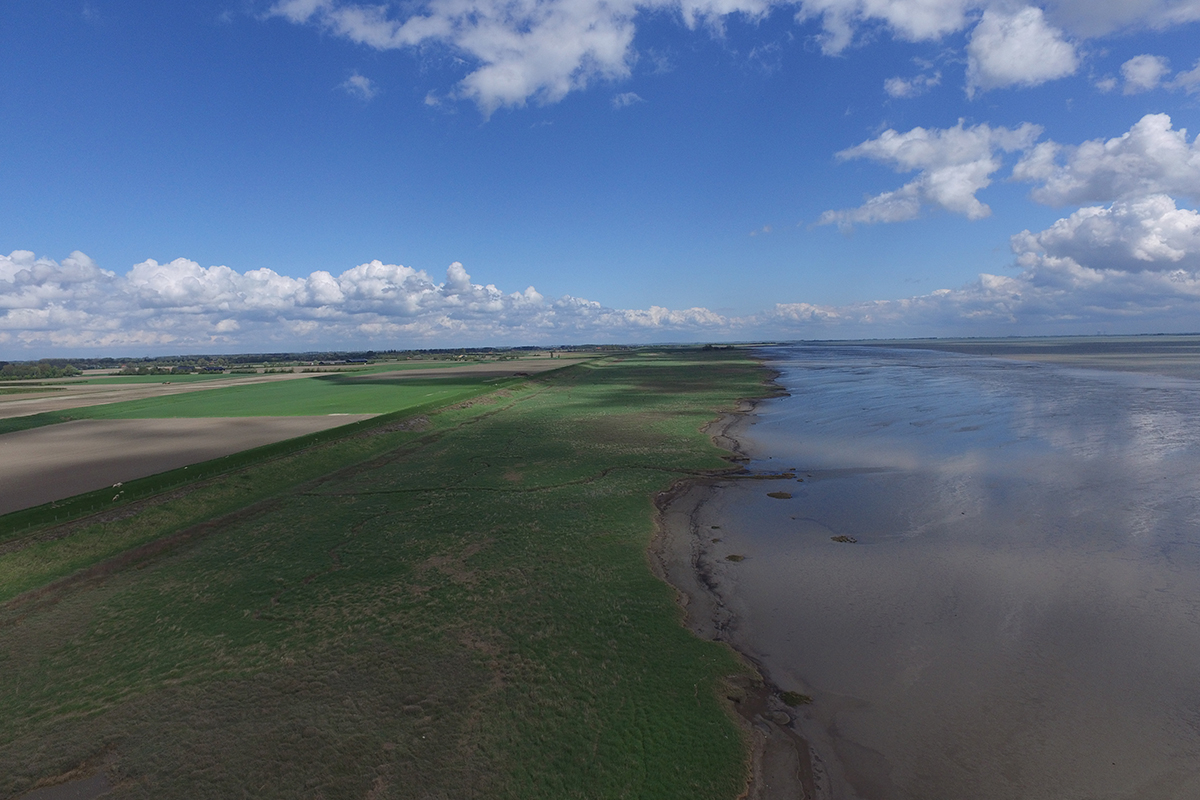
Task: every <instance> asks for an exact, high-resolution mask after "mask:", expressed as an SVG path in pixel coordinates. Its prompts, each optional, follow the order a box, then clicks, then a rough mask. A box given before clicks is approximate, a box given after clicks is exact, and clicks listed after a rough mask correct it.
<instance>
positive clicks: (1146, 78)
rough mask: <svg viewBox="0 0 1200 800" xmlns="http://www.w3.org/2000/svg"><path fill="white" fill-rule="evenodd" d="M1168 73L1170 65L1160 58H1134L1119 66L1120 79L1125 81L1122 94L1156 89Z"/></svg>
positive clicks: (1148, 56) (1142, 56)
mask: <svg viewBox="0 0 1200 800" xmlns="http://www.w3.org/2000/svg"><path fill="white" fill-rule="evenodd" d="M1170 71H1171V67H1170V64H1169V63H1168V62H1167V59H1165V58H1163V57H1162V56H1152V55H1140V56H1134V57H1133V58H1131V59H1129V60H1128V61H1126V62H1125V63H1124V64H1122V65H1121V77H1123V78H1124V79H1125V88H1124V92H1125V94H1137V93H1139V92H1148V91H1150V90H1151V89H1157V88H1158V86H1159V84H1161V83H1162V80H1163V78H1164V77H1166V76H1167V74H1168V73H1169V72H1170Z"/></svg>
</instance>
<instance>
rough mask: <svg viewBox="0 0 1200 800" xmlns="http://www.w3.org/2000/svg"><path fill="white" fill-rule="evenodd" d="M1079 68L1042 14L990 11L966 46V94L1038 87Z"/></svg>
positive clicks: (1030, 10)
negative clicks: (987, 90) (1010, 88)
mask: <svg viewBox="0 0 1200 800" xmlns="http://www.w3.org/2000/svg"><path fill="white" fill-rule="evenodd" d="M1078 68H1079V58H1078V56H1077V55H1076V53H1075V46H1074V45H1073V44H1071V43H1070V42H1068V41H1067V40H1066V39H1064V38H1063V32H1062V31H1061V30H1059V29H1057V28H1055V27H1053V26H1052V25H1050V24H1048V23H1047V22H1046V16H1045V14H1044V13H1043V11H1042V9H1040V8H1037V7H1035V6H1026V7H1025V8H1022V9H1019V10H1017V11H1015V12H1013V13H1006V12H1004V11H1001V10H997V9H988V10H987V11H985V12H983V17H982V18H981V19H980V20H979V24H978V25H976V26H975V30H974V31H972V33H971V40H970V42H968V44H967V94H968V95H973V94H974V93H975V92H976V91H978V90H980V89H998V88H1002V87H1005V86H1037V85H1039V84H1042V83H1045V82H1046V81H1050V80H1054V79H1056V78H1064V77H1066V76H1067V75H1072V74H1074V73H1075V71H1076V70H1077V69H1078Z"/></svg>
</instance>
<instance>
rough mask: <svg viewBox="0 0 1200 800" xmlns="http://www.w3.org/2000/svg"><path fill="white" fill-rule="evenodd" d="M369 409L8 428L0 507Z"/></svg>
mask: <svg viewBox="0 0 1200 800" xmlns="http://www.w3.org/2000/svg"><path fill="white" fill-rule="evenodd" d="M370 416H372V415H370V414H346V415H330V416H321V417H235V418H211V419H136V420H134V419H130V420H125V419H119V420H93V419H85V420H76V421H74V422H64V423H62V424H59V425H48V426H46V427H43V428H34V429H33V430H28V431H20V432H17V433H9V434H6V435H4V436H0V514H7V513H9V512H11V511H18V510H20V509H22V508H30V507H32V506H37V505H41V504H42V503H49V502H51V501H53V500H62V499H65V498H67V497H71V496H73V495H77V494H81V493H83V492H90V491H92V490H93V489H101V488H104V487H105V486H112V485H113V484H114V483H118V482H122V481H128V480H132V479H133V478H143V477H146V476H147V475H154V474H155V473H158V472H165V471H167V470H170V469H176V468H178V467H183V466H187V465H188V464H196V463H198V462H201V461H207V460H208V459H211V458H217V457H219V456H224V455H229V454H230V453H236V452H238V451H240V450H248V449H249V448H251V447H258V446H260V445H264V444H270V443H271V442H278V441H281V440H283V439H291V438H293V437H296V436H302V435H303V434H306V433H312V432H314V431H321V430H326V429H328V428H334V427H337V426H339V425H346V424H349V423H351V422H356V421H358V420H360V419H366V418H367V417H370Z"/></svg>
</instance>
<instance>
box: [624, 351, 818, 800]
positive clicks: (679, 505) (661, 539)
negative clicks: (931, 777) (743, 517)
mask: <svg viewBox="0 0 1200 800" xmlns="http://www.w3.org/2000/svg"><path fill="white" fill-rule="evenodd" d="M767 369H769V368H767ZM779 376H780V373H779V372H777V371H775V370H773V369H770V370H769V374H768V376H767V377H766V378H765V379H764V385H766V386H767V387H768V388H769V389H770V393H769V394H767V395H765V396H763V397H760V398H754V399H743V400H739V401H738V404H737V407H736V410H734V411H732V412H727V413H724V414H722V415H721V416H720V417H718V418H717V419H715V420H713V421H712V422H710V423H709V424H708V425H706V426H705V427H704V429H703V432H704V433H705V434H707V435H708V436H709V437H710V439H711V440H712V442H713V444H715V445H716V446H717V447H720V448H722V449H725V450H728V451H730V453H731V455H729V456H726V459H727V460H728V461H730V462H731V463H733V464H735V465H741V464H745V463H747V462H749V460H750V458H749V456H748V455H747V454H746V453H745V452H744V450H743V445H742V443H741V441H740V440H739V433H740V432H741V431H742V430H744V428H745V427H746V426H747V425H750V424H752V421H753V418H754V412H755V409H756V408H757V407H758V405H759V404H760V403H762V402H765V401H767V400H770V399H772V398H775V397H780V396H784V395H786V394H787V392H786V391H785V390H784V388H783V387H782V386H781V385H779V384H778V383H776V379H777V378H778V377H779ZM782 477H784V476H783V475H775V474H756V473H752V472H751V471H750V470H748V469H746V468H745V467H744V466H734V467H731V468H730V469H728V470H724V471H718V472H713V473H712V474H710V475H706V476H700V477H689V478H684V479H681V480H679V481H676V482H675V483H674V484H673V485H672V486H671V488H670V489H668V490H666V491H664V492H660V493H659V494H658V495H657V496H656V497H655V507H656V509H657V512H658V513H657V515H656V520H655V528H656V531H655V535H654V538H653V540H652V542H651V545H650V549H649V551H648V555H649V561H650V565H651V569H652V570H653V571H654V573H655V575H657V576H658V577H659V578H660V579H662V580H663V581H665V582H666V583H667V584H669V585H670V586H672V587H673V588H674V589H675V590H676V592H677V602H678V603H679V605H680V607H681V608H682V610H683V612H684V620H683V622H684V624H685V625H686V626H687V628H688V629H689V630H691V631H692V632H693V633H694V634H696V635H697V636H699V637H701V638H703V639H708V640H711V641H716V642H720V643H722V644H724V645H726V646H727V647H729V648H730V649H731V650H733V651H734V652H735V653H736V654H737V655H738V657H739V659H740V660H741V661H743V662H744V663H746V664H747V665H748V666H749V667H750V669H751V675H750V676H749V677H746V676H730V677H729V678H728V679H727V681H726V683H727V685H726V687H725V694H726V697H727V699H728V700H729V703H730V705H731V707H732V709H733V711H734V712H735V713H736V717H737V719H738V721H739V723H740V725H741V727H742V729H743V730H744V731H745V734H746V736H747V738H748V740H749V743H750V753H749V759H748V764H747V767H748V782H747V786H746V790H745V791H744V792H743V793H742V794H741V795H740V797H739V800H741V798H745V799H746V800H784V798H786V800H829V799H830V798H831V797H832V795H831V792H830V785H829V776H828V771H827V770H826V768H825V765H824V763H823V761H822V760H821V758H820V757H819V756H818V754H817V753H816V751H815V750H814V749H813V748H812V747H811V746H810V744H809V742H808V741H807V740H805V739H804V738H803V737H802V736H800V734H799V733H798V732H797V731H796V729H795V727H794V722H795V718H796V713H797V712H796V710H795V709H794V708H791V707H789V706H788V705H786V704H785V703H784V702H783V699H782V697H781V694H782V692H781V690H780V688H779V687H778V686H776V685H775V684H773V683H772V682H771V680H770V676H769V675H768V674H767V673H766V670H765V669H764V668H763V666H762V665H761V664H760V663H759V662H758V661H757V659H755V658H754V657H753V656H751V655H750V654H748V653H746V652H743V651H742V650H741V649H739V648H738V647H737V646H736V644H735V642H734V639H733V637H732V635H731V634H732V631H733V630H734V629H736V627H737V619H736V617H735V616H734V615H733V613H732V612H731V611H730V609H729V608H728V607H727V605H726V604H725V601H724V600H723V598H722V596H721V591H720V576H719V575H718V574H717V573H719V572H720V571H721V565H720V564H717V563H715V562H713V561H712V560H711V559H705V558H703V555H704V548H703V543H704V541H705V540H704V535H705V532H704V531H702V530H701V529H700V523H699V516H700V513H701V511H702V509H703V508H704V506H705V505H706V504H707V503H708V502H709V501H711V500H712V499H713V498H714V497H715V496H716V495H717V494H718V493H719V491H720V489H721V487H722V485H728V483H729V482H730V481H735V480H771V479H775V478H782ZM791 477H792V476H791V475H788V476H787V478H789V479H790V478H791Z"/></svg>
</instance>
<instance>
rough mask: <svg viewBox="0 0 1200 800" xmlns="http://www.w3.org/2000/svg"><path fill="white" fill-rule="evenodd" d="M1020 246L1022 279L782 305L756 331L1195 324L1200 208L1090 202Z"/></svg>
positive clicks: (1021, 238)
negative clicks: (888, 297) (842, 302)
mask: <svg viewBox="0 0 1200 800" xmlns="http://www.w3.org/2000/svg"><path fill="white" fill-rule="evenodd" d="M1012 249H1013V253H1014V255H1015V258H1016V263H1015V265H1014V266H1016V267H1017V272H1016V274H1013V275H992V274H986V273H985V274H982V275H980V276H979V277H978V279H976V280H975V281H972V282H970V283H968V284H966V285H964V286H960V287H956V288H952V289H939V290H937V291H934V292H930V293H929V294H925V295H919V296H916V297H909V298H902V299H897V300H875V301H868V302H861V303H851V304H848V305H844V306H821V305H813V304H809V303H781V304H779V305H777V306H775V307H774V308H773V309H770V310H768V311H766V312H764V313H762V314H760V315H757V316H756V317H755V318H754V320H753V325H752V326H751V327H757V328H758V329H762V330H772V331H773V332H774V335H775V336H786V335H788V333H789V332H790V333H791V335H794V336H797V337H800V336H803V337H811V338H823V337H828V338H850V337H855V336H930V335H940V336H947V335H956V334H957V335H975V336H987V335H1010V334H1024V335H1029V334H1035V333H1092V332H1094V331H1095V330H1096V329H1097V328H1104V329H1109V330H1114V331H1121V332H1129V333H1136V332H1151V331H1156V330H1157V331H1169V330H1195V328H1196V319H1197V318H1198V315H1200V214H1198V213H1197V212H1196V211H1194V210H1192V209H1184V208H1178V207H1177V206H1176V204H1175V201H1174V200H1172V199H1171V198H1170V197H1167V196H1165V195H1155V196H1151V197H1145V198H1140V199H1137V200H1131V201H1120V202H1116V203H1113V204H1111V205H1108V206H1094V207H1087V208H1082V209H1079V210H1078V211H1076V212H1075V213H1073V214H1072V215H1071V216H1069V217H1066V218H1064V219H1060V220H1059V221H1058V222H1056V223H1055V224H1054V225H1052V226H1050V227H1049V228H1047V229H1046V230H1044V231H1041V232H1038V233H1031V232H1030V231H1022V232H1021V233H1019V234H1017V235H1016V236H1013V237H1012ZM740 322H741V323H742V324H743V325H748V326H750V321H749V320H744V321H740Z"/></svg>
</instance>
